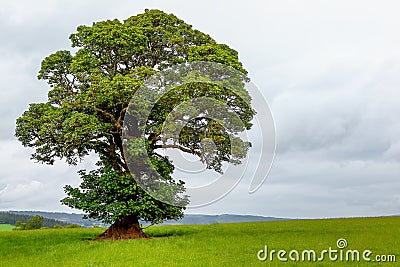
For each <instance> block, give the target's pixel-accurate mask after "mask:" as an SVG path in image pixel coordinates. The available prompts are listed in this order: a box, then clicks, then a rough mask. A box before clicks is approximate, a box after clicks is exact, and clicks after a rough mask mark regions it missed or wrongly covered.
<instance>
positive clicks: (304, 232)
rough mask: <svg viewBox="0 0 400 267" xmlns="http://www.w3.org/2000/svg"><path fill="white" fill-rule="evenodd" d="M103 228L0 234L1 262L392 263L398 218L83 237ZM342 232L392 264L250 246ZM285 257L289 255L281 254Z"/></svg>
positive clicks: (399, 243)
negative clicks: (296, 256) (294, 255)
mask: <svg viewBox="0 0 400 267" xmlns="http://www.w3.org/2000/svg"><path fill="white" fill-rule="evenodd" d="M103 230H104V229H99V228H92V229H88V228H86V229H85V228H80V229H42V230H30V231H9V232H0V266H11V267H13V266H95V267H97V266H107V267H108V266H118V267H121V266H343V265H346V266H347V265H350V266H399V265H400V217H388V218H357V219H329V220H297V221H277V222H261V223H240V224H212V225H188V226H153V227H150V228H148V229H147V230H146V232H147V233H149V234H150V235H151V236H152V237H153V238H151V239H147V240H128V241H114V242H112V241H97V242H90V241H89V240H90V239H91V238H93V237H95V236H96V235H98V234H100V233H101V232H102V231H103ZM339 238H345V239H346V240H347V243H348V246H347V248H346V249H352V250H353V249H357V250H360V251H361V252H362V251H364V250H366V249H368V250H371V251H372V252H373V254H372V256H371V258H373V257H374V256H375V255H376V254H382V255H388V254H390V255H395V256H396V261H397V262H391V263H390V262H386V263H377V262H365V261H362V260H361V261H360V262H340V261H336V262H332V261H330V260H329V258H328V256H326V258H325V259H324V261H322V262H310V261H308V262H307V261H305V262H302V261H299V262H294V261H291V260H289V261H288V262H281V261H278V260H277V259H276V258H274V259H273V260H272V261H270V259H269V258H268V259H267V260H266V261H259V260H258V259H257V252H258V251H259V250H261V249H264V247H265V245H268V248H269V249H270V250H271V249H275V250H277V251H278V250H281V249H283V250H286V251H287V252H289V251H291V250H293V249H296V250H299V251H300V252H301V251H302V250H310V249H312V250H315V251H317V252H318V253H319V251H322V250H324V249H328V248H329V247H332V249H338V248H337V245H336V242H337V240H338V239H339ZM275 257H276V255H275ZM286 257H288V255H286Z"/></svg>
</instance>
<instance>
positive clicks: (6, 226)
mask: <svg viewBox="0 0 400 267" xmlns="http://www.w3.org/2000/svg"><path fill="white" fill-rule="evenodd" d="M14 228H15V226H14V225H11V224H0V231H11V230H12V229H14Z"/></svg>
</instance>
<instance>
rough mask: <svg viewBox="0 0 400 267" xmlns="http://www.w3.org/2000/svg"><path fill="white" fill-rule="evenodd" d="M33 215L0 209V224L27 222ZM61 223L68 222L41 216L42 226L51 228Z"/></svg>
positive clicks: (63, 224)
mask: <svg viewBox="0 0 400 267" xmlns="http://www.w3.org/2000/svg"><path fill="white" fill-rule="evenodd" d="M33 217H34V216H29V215H20V214H13V213H9V212H4V211H0V224H2V223H4V224H12V225H16V223H17V222H22V223H27V222H28V221H29V220H30V219H32V218H33ZM56 224H58V225H61V226H67V225H68V223H65V222H62V221H58V220H54V219H48V218H43V224H42V226H43V227H49V228H53V227H54V225H56Z"/></svg>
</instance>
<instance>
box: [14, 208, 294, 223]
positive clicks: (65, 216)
mask: <svg viewBox="0 0 400 267" xmlns="http://www.w3.org/2000/svg"><path fill="white" fill-rule="evenodd" d="M10 213H13V214H19V215H29V216H35V215H39V216H42V217H43V218H48V219H53V220H58V221H62V222H64V223H67V224H71V223H75V224H78V225H81V226H85V227H92V226H105V225H104V224H102V223H101V222H100V221H97V220H93V219H83V218H82V217H83V214H75V213H72V214H70V213H60V212H43V211H10ZM277 220H289V219H284V218H274V217H263V216H254V215H234V214H222V215H203V214H186V215H185V217H184V218H183V219H181V220H177V221H175V220H168V221H165V222H164V223H163V224H166V225H169V224H213V223H235V222H264V221H277Z"/></svg>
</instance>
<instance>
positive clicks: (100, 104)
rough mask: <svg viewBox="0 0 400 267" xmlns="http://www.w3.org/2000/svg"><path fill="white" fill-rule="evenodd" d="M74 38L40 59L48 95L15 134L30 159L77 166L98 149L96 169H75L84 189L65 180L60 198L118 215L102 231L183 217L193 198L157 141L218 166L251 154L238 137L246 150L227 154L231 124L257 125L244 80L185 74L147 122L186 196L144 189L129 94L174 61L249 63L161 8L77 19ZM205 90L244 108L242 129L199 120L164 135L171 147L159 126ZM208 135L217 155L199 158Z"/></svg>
mask: <svg viewBox="0 0 400 267" xmlns="http://www.w3.org/2000/svg"><path fill="white" fill-rule="evenodd" d="M70 40H71V42H72V47H73V48H74V51H75V52H71V51H66V50H62V51H58V52H56V53H54V54H51V55H50V56H48V57H46V58H45V59H44V60H43V61H42V64H41V69H40V71H39V76H38V78H39V79H41V80H45V81H47V83H48V84H49V86H50V91H49V93H48V100H47V102H45V103H33V104H30V106H29V109H28V110H27V111H25V112H24V113H23V115H22V116H21V117H20V118H18V119H17V127H16V136H17V138H18V139H19V141H21V142H22V144H23V145H24V146H26V147H32V148H34V153H33V154H32V159H34V160H36V161H38V162H41V163H45V164H53V163H54V162H55V160H56V159H65V160H66V162H67V163H68V164H71V165H74V164H77V163H78V162H80V161H81V160H83V159H84V158H85V156H88V155H89V154H96V155H98V157H99V161H98V163H97V167H96V169H94V170H92V171H90V172H88V171H85V170H82V171H80V172H79V174H80V176H81V178H82V183H81V184H80V186H79V187H78V188H73V187H71V186H68V185H67V186H66V187H65V192H66V193H67V195H68V197H66V198H65V199H63V200H62V203H63V204H66V205H68V206H70V207H73V208H78V209H81V210H83V211H85V212H86V213H87V214H88V217H91V218H96V219H100V220H103V221H104V222H106V223H113V225H112V226H111V227H110V228H109V229H108V231H106V232H105V233H104V234H103V236H102V237H104V238H134V237H143V236H146V235H145V234H144V233H143V232H142V231H141V229H140V225H139V224H138V220H139V219H143V220H145V221H147V222H150V223H159V222H162V221H163V220H165V219H177V218H180V217H182V216H183V210H184V209H185V207H184V206H185V203H187V202H188V199H187V198H186V197H178V196H177V195H178V194H179V193H183V192H184V190H185V189H184V183H183V182H182V181H175V180H174V179H172V176H171V174H172V172H173V169H174V166H173V164H172V163H171V162H170V160H169V159H168V157H166V156H162V155H159V154H158V153H157V149H159V148H175V149H180V150H181V151H183V152H186V153H191V154H194V155H198V156H199V157H200V158H201V159H202V161H203V162H204V163H205V164H207V167H208V168H210V169H215V170H216V171H221V164H222V162H234V163H238V160H239V159H240V158H242V157H243V156H244V155H245V154H246V151H247V149H248V146H249V144H248V143H246V142H242V143H240V142H239V143H240V144H241V146H242V147H243V150H242V153H236V154H235V153H231V150H229V149H228V147H230V146H231V143H230V140H232V138H231V137H232V136H233V134H234V133H235V132H238V131H241V130H245V129H249V128H250V127H251V124H250V120H251V119H252V117H253V115H254V111H253V110H252V109H251V107H250V106H249V105H248V103H247V102H246V100H248V99H250V97H249V96H248V94H247V92H246V91H245V90H244V89H243V88H242V91H241V92H242V93H241V95H238V94H236V93H233V92H231V91H229V90H228V89H226V88H223V86H221V85H219V86H216V85H212V84H210V83H199V82H188V83H187V84H185V85H184V86H180V87H178V88H176V89H174V91H170V92H169V93H168V94H166V95H165V96H163V97H162V98H161V99H160V100H159V101H158V102H157V103H156V105H155V107H154V109H153V111H152V112H151V115H150V116H149V120H148V121H147V122H146V130H145V133H146V135H145V136H146V138H147V142H146V150H147V153H148V155H149V158H150V160H151V163H152V165H153V167H154V169H155V170H156V171H157V172H158V173H160V175H161V177H162V178H163V179H164V182H165V183H167V184H170V185H173V188H174V190H173V191H171V192H169V194H171V197H173V198H180V203H181V204H182V205H180V206H174V205H170V204H168V203H164V202H162V201H159V200H157V199H156V198H154V197H153V196H151V195H149V194H148V193H147V192H145V191H144V190H143V189H142V188H141V187H140V186H138V184H137V183H136V181H135V176H139V175H141V173H140V172H139V170H138V171H135V170H133V171H132V169H131V170H129V166H128V162H127V158H126V157H125V155H124V153H123V146H124V140H123V138H122V132H123V131H124V129H125V130H126V128H127V127H130V131H129V132H130V133H132V140H131V141H132V142H133V143H134V141H135V139H139V138H141V137H142V136H140V134H139V133H140V129H139V126H138V125H135V123H136V124H138V123H139V122H136V121H135V117H134V116H133V117H132V118H131V119H130V122H131V125H124V118H125V117H126V116H128V114H127V109H128V106H129V103H130V101H131V98H132V96H133V95H134V94H135V92H137V90H138V89H139V88H140V87H141V86H142V85H143V82H144V81H145V80H146V79H148V78H149V77H151V76H152V75H154V74H156V73H158V72H159V71H161V70H166V69H168V68H170V67H172V66H174V65H176V64H182V63H187V62H193V61H210V62H216V63H221V64H224V65H227V66H230V67H232V68H233V69H236V70H237V71H240V72H241V73H243V80H246V79H247V78H246V74H247V72H246V71H245V69H244V68H243V67H242V64H241V63H240V62H239V60H238V53H237V52H236V51H235V50H233V49H231V48H230V47H228V46H227V45H225V44H218V43H217V42H216V41H215V40H213V39H212V38H211V37H210V36H209V35H207V34H204V33H202V32H200V31H198V30H195V29H193V28H192V26H191V25H188V24H186V23H185V22H183V21H182V20H180V19H178V18H177V17H176V16H174V15H172V14H166V13H164V12H162V11H159V10H146V12H145V13H143V14H139V15H137V16H133V17H130V18H128V19H127V20H125V21H123V22H121V21H119V20H108V21H102V22H96V23H93V25H92V26H79V27H78V28H77V32H76V33H74V34H72V35H71V36H70ZM242 85H243V83H242V82H239V83H238V86H239V87H240V86H242ZM199 96H206V97H211V98H216V99H218V100H219V101H223V102H224V103H225V104H226V105H227V106H228V107H230V108H231V109H232V110H234V111H235V112H236V113H237V114H238V116H239V117H240V118H241V120H242V121H243V125H244V129H236V130H235V131H233V132H231V133H229V132H227V131H226V130H225V129H224V128H223V127H222V126H221V123H220V122H218V121H217V120H213V119H207V118H203V119H198V120H193V121H190V123H188V124H186V126H185V127H184V128H183V129H182V131H181V134H180V135H179V136H177V137H173V136H169V137H168V138H169V139H171V138H175V140H173V142H174V144H175V146H171V145H170V143H168V142H167V139H168V138H167V137H166V136H165V135H162V125H163V122H164V120H165V118H166V117H167V115H168V114H169V113H170V112H171V111H172V110H173V109H174V107H176V106H177V105H179V103H181V102H182V101H186V100H187V99H190V98H192V97H199ZM139 104H140V103H139ZM131 115H132V114H131ZM204 138H209V139H212V140H213V142H214V143H215V144H216V147H217V151H215V153H214V154H213V156H212V157H211V158H213V159H214V160H212V161H209V160H207V159H206V157H203V158H202V155H203V154H202V150H201V149H200V147H199V143H200V142H201V140H202V139H204ZM236 140H239V139H236ZM176 144H178V145H176ZM243 152H244V153H243ZM207 158H210V155H209V156H207ZM138 169H140V168H138Z"/></svg>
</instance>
